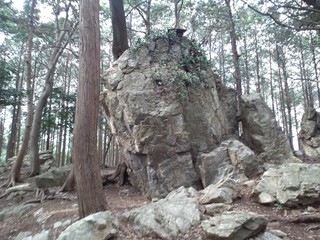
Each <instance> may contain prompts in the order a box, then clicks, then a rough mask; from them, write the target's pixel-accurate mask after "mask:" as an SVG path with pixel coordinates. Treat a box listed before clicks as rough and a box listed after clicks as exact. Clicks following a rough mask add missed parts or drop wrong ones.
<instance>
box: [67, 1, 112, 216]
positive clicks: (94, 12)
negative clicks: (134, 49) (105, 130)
mask: <svg viewBox="0 0 320 240" xmlns="http://www.w3.org/2000/svg"><path fill="white" fill-rule="evenodd" d="M113 2H114V1H113ZM79 69H80V72H79V74H80V75H79V85H78V93H77V106H76V118H75V126H74V145H73V153H72V159H73V161H74V174H75V179H76V186H77V195H78V209H79V216H80V218H83V217H85V216H87V215H90V214H92V213H95V212H99V211H104V210H105V209H107V208H108V206H107V202H106V200H105V197H104V194H103V189H102V181H101V176H100V168H99V162H98V156H97V123H98V110H99V89H100V88H99V86H100V34H99V0H80V66H79ZM93 196H94V197H93Z"/></svg>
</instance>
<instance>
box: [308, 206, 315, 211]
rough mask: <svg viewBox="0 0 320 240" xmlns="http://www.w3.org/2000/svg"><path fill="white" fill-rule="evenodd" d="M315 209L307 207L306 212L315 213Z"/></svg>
mask: <svg viewBox="0 0 320 240" xmlns="http://www.w3.org/2000/svg"><path fill="white" fill-rule="evenodd" d="M316 211H317V209H315V208H314V207H311V206H308V207H307V212H316Z"/></svg>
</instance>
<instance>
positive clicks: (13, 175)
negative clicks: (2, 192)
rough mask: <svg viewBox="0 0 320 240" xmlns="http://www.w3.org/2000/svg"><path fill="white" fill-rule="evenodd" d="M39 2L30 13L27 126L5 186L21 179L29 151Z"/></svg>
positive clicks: (13, 184) (32, 6) (33, 5)
mask: <svg viewBox="0 0 320 240" xmlns="http://www.w3.org/2000/svg"><path fill="white" fill-rule="evenodd" d="M36 4H37V0H32V2H31V7H30V13H29V30H28V46H27V58H26V81H27V99H28V113H27V118H26V126H25V129H24V134H23V142H22V146H21V148H20V150H19V153H18V156H17V158H16V161H15V162H14V164H13V166H12V168H11V171H10V173H9V176H8V180H7V181H6V182H5V183H4V184H3V186H7V187H10V186H15V184H16V182H18V181H20V170H21V166H22V162H23V158H24V156H25V155H26V153H27V150H28V144H29V138H30V132H31V124H32V118H33V89H32V68H31V67H32V65H31V62H32V48H33V32H34V12H35V7H36Z"/></svg>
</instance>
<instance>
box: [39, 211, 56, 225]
mask: <svg viewBox="0 0 320 240" xmlns="http://www.w3.org/2000/svg"><path fill="white" fill-rule="evenodd" d="M52 215H53V214H52V213H49V212H46V213H42V214H40V215H39V217H38V218H37V220H36V221H37V222H38V223H39V224H43V223H45V222H46V221H47V220H48V219H49V218H51V217H52Z"/></svg>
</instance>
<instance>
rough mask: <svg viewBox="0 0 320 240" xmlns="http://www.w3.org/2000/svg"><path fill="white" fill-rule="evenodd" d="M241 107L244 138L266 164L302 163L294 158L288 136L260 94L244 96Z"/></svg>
mask: <svg viewBox="0 0 320 240" xmlns="http://www.w3.org/2000/svg"><path fill="white" fill-rule="evenodd" d="M240 105H241V116H240V118H241V121H242V127H243V134H242V137H243V140H244V142H245V143H246V145H247V146H249V147H250V148H251V149H253V150H254V151H255V152H256V153H257V154H259V155H260V158H261V159H263V161H264V162H269V163H274V164H282V163H284V162H300V161H299V160H298V159H297V158H296V157H294V155H293V152H292V150H291V148H290V145H289V143H288V140H287V138H286V136H285V135H284V134H283V133H282V132H281V129H280V128H279V126H278V124H277V122H276V120H275V118H274V116H273V114H272V112H271V110H270V108H269V107H268V106H267V104H266V103H265V102H264V101H263V100H262V98H261V96H260V95H259V94H251V95H242V96H241V102H240Z"/></svg>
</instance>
